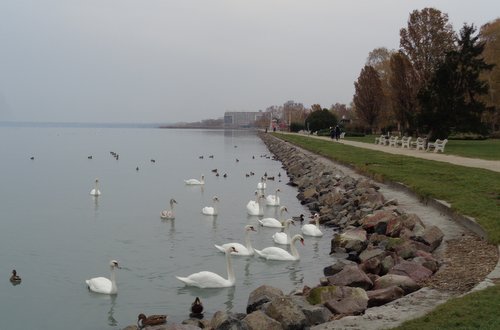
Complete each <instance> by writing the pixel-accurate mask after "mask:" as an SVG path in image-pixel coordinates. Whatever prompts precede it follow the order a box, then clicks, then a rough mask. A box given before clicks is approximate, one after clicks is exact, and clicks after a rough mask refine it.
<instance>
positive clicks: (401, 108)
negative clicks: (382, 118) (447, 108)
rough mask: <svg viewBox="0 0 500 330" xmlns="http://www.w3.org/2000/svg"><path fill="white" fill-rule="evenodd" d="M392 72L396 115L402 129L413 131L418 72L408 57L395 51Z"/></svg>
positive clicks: (393, 100) (392, 99)
mask: <svg viewBox="0 0 500 330" xmlns="http://www.w3.org/2000/svg"><path fill="white" fill-rule="evenodd" d="M390 65H391V72H390V77H389V85H390V88H391V102H392V110H393V113H394V116H395V118H396V120H397V121H398V124H399V130H400V131H406V132H411V131H413V130H415V129H416V126H417V125H416V115H415V109H416V108H417V102H418V101H417V92H418V90H417V88H416V86H417V83H416V74H415V71H414V70H413V66H412V65H411V63H410V61H409V60H408V57H406V55H404V54H403V53H401V52H399V53H394V54H392V56H391V60H390Z"/></svg>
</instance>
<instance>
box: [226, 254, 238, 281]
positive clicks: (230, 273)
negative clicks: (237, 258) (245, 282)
mask: <svg viewBox="0 0 500 330" xmlns="http://www.w3.org/2000/svg"><path fill="white" fill-rule="evenodd" d="M226 266H227V280H228V281H229V282H231V283H234V282H235V281H236V278H235V277H234V270H233V263H232V261H231V252H229V250H226Z"/></svg>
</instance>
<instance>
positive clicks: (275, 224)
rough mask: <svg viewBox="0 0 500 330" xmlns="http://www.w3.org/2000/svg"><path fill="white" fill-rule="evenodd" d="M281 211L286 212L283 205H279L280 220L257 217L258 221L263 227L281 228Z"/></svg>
mask: <svg viewBox="0 0 500 330" xmlns="http://www.w3.org/2000/svg"><path fill="white" fill-rule="evenodd" d="M283 212H288V210H287V208H286V207H285V206H282V207H280V220H278V219H275V218H264V219H261V220H260V219H259V220H258V221H259V223H260V225H261V226H263V227H272V228H283V223H282V221H283V220H282V219H283Z"/></svg>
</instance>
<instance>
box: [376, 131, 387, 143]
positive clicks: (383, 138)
mask: <svg viewBox="0 0 500 330" xmlns="http://www.w3.org/2000/svg"><path fill="white" fill-rule="evenodd" d="M387 143H388V139H387V137H386V136H385V135H384V134H382V135H380V136H379V137H376V138H375V144H381V145H384V146H385V145H387Z"/></svg>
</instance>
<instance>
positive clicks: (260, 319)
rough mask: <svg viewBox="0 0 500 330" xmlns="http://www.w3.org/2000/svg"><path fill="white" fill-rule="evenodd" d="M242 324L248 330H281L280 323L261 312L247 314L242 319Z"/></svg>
mask: <svg viewBox="0 0 500 330" xmlns="http://www.w3.org/2000/svg"><path fill="white" fill-rule="evenodd" d="M243 323H244V324H246V326H247V327H248V329H249V330H262V329H267V330H283V327H282V326H281V323H279V322H278V321H276V320H275V319H272V318H270V317H269V316H267V315H266V314H265V313H264V312H262V311H255V312H253V313H251V314H248V315H247V316H246V317H245V318H244V319H243Z"/></svg>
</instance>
